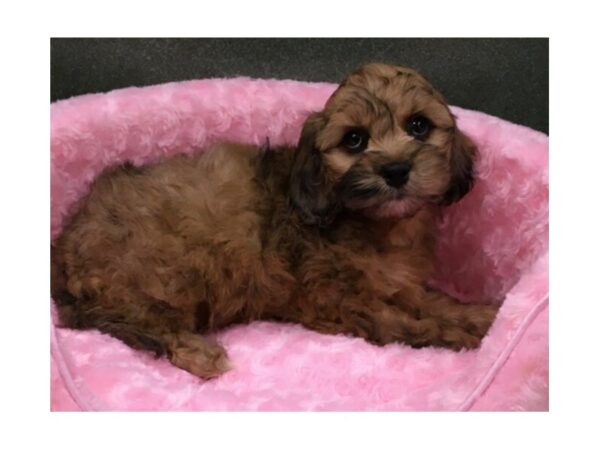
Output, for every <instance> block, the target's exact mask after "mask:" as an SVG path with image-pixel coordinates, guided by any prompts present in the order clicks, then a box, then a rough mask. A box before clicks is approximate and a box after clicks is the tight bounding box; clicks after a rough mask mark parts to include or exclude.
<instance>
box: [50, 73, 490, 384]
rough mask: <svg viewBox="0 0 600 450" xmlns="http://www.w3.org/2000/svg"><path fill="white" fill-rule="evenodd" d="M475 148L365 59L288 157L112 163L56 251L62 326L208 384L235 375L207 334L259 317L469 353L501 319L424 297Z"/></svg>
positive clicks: (431, 94) (261, 153) (445, 116)
mask: <svg viewBox="0 0 600 450" xmlns="http://www.w3.org/2000/svg"><path fill="white" fill-rule="evenodd" d="M415 113H419V114H423V115H426V116H427V117H428V118H429V119H430V120H431V121H432V122H433V123H434V124H435V129H434V130H433V131H432V133H431V135H430V136H429V137H428V138H427V139H426V140H425V141H423V142H420V141H417V140H415V139H414V138H412V137H411V136H409V135H408V134H407V132H406V120H407V118H408V117H409V116H410V115H412V114H415ZM358 126H359V127H363V128H364V129H367V130H368V131H369V135H370V140H369V144H368V147H367V148H366V149H365V150H364V151H363V152H361V153H359V154H352V153H351V152H348V150H347V149H346V148H345V147H344V146H343V145H341V141H342V140H343V136H344V134H345V133H346V131H347V130H348V129H349V128H352V127H358ZM474 155H475V149H474V147H473V145H472V143H471V142H470V141H469V140H468V138H467V137H466V136H464V135H463V134H461V133H460V132H459V131H458V130H457V129H456V125H455V122H454V118H453V117H452V115H451V114H450V112H449V110H448V107H447V106H446V104H445V103H444V101H443V98H442V97H441V95H440V94H438V93H437V92H436V91H435V90H434V89H433V88H432V87H431V85H430V84H429V83H428V82H427V81H426V80H425V79H424V78H423V77H421V76H420V75H419V74H417V73H416V72H414V71H412V70H410V69H404V68H400V67H396V66H389V65H382V64H371V65H367V66H364V67H362V68H360V69H359V70H358V71H356V72H355V73H353V74H351V75H350V76H349V77H348V78H347V79H346V80H345V81H344V82H343V83H342V84H341V85H340V87H339V88H338V90H337V91H336V92H335V93H334V94H333V95H332V97H331V98H330V99H329V100H328V102H327V104H326V105H325V107H324V109H323V111H320V112H317V113H314V114H312V115H310V116H309V117H308V118H307V120H306V122H305V124H304V127H303V131H302V136H301V138H300V141H299V144H298V147H297V148H295V149H291V148H288V149H285V148H283V149H273V150H271V149H267V150H265V149H259V148H256V147H252V146H244V145H239V144H233V143H230V144H222V145H220V146H217V147H215V148H213V149H210V150H207V151H206V152H205V153H203V154H201V155H197V156H192V157H190V156H178V157H175V158H171V159H168V160H165V161H162V162H160V163H158V164H154V165H150V166H146V167H133V166H131V165H124V166H122V167H117V168H113V169H109V170H107V171H106V172H104V173H103V174H102V175H101V176H100V177H99V178H98V179H97V180H96V182H95V183H94V185H93V187H92V189H91V192H90V194H89V196H88V197H87V198H86V199H85V201H84V202H83V203H82V205H81V209H80V211H79V212H78V213H77V214H76V215H75V217H73V218H72V220H71V223H70V224H69V225H68V226H67V227H66V228H65V230H64V232H63V234H62V235H61V236H60V237H59V238H58V239H57V240H56V241H55V242H53V243H52V295H53V297H54V299H55V301H56V303H57V306H58V311H59V314H60V319H61V322H62V324H63V325H64V326H68V327H72V328H80V329H87V328H96V329H99V330H100V331H102V332H104V333H108V334H110V335H112V336H114V337H116V338H118V339H121V340H122V341H124V342H125V343H127V344H129V345H130V346H132V347H134V348H137V349H141V350H147V351H152V352H154V353H155V354H156V355H166V356H167V357H168V358H169V359H170V361H171V362H172V363H173V364H175V365H177V366H178V367H181V368H183V369H185V370H188V371H190V372H192V373H195V374H196V375H198V376H201V377H204V378H211V377H214V376H217V375H219V374H220V373H222V372H223V371H225V370H227V369H228V368H229V367H230V366H229V364H228V362H227V359H226V353H225V350H224V349H223V348H222V347H221V346H220V344H218V343H217V342H214V341H211V340H208V339H206V338H204V337H203V334H204V333H206V332H210V331H213V330H218V329H221V328H223V327H225V326H228V325H230V324H234V323H244V322H250V321H253V320H278V321H286V322H296V323H301V324H303V325H304V326H306V327H309V328H311V329H314V330H318V331H321V332H324V333H345V334H350V335H353V336H359V337H363V338H365V339H367V340H369V341H370V342H373V343H375V344H378V345H382V344H386V343H389V342H404V343H407V344H409V345H412V346H415V347H420V346H425V345H436V346H442V347H448V348H451V349H454V350H458V349H461V348H473V347H476V346H477V345H478V344H479V342H480V340H481V338H482V337H483V336H484V334H485V333H486V331H487V328H488V327H489V325H490V323H491V321H492V320H493V317H494V315H495V308H494V307H489V306H467V305H461V304H459V303H458V302H456V301H455V300H453V299H451V298H449V297H447V296H446V295H444V294H442V293H438V292H434V291H430V290H428V289H427V288H426V281H427V279H428V277H429V275H430V272H431V253H432V249H433V243H434V229H433V223H434V220H435V217H436V214H437V211H438V208H439V205H440V204H444V203H449V202H452V201H456V200H458V199H459V198H460V197H462V196H463V195H464V194H465V193H466V192H467V191H468V190H469V188H470V186H471V181H472V175H471V172H472V161H473V158H474ZM404 160H410V161H411V162H412V164H413V167H412V169H411V172H410V177H409V179H408V181H407V183H406V185H405V186H403V187H402V188H401V189H392V188H390V187H389V186H388V185H387V184H386V181H385V180H384V179H383V178H382V176H381V174H380V169H381V167H382V166H383V165H385V164H386V163H389V162H393V161H404ZM362 191H364V192H363V194H364V193H365V192H366V194H364V195H363V194H361V195H358V193H361V192H362Z"/></svg>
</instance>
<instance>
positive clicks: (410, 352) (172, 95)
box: [51, 78, 548, 411]
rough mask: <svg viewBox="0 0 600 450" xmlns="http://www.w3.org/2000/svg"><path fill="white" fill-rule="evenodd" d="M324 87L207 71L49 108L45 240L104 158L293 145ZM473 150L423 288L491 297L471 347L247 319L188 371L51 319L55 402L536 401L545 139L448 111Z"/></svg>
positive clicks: (472, 405) (365, 405)
mask: <svg viewBox="0 0 600 450" xmlns="http://www.w3.org/2000/svg"><path fill="white" fill-rule="evenodd" d="M334 87H335V86H334V85H331V84H326V83H303V82H295V81H278V80H251V79H245V78H237V79H220V80H218V79H214V80H200V81H188V82H178V83H169V84H164V85H158V86H151V87H145V88H128V89H121V90H117V91H113V92H109V93H107V94H94V95H85V96H81V97H74V98H72V99H69V100H64V101H59V102H56V103H53V104H52V106H51V183H52V184H51V215H52V216H51V224H52V230H51V232H52V236H53V237H54V236H56V235H57V234H58V233H60V230H61V227H62V224H63V222H64V220H66V219H67V218H68V217H69V215H70V214H71V213H72V212H73V210H74V209H75V208H76V207H77V202H78V200H79V199H81V198H82V196H84V195H85V193H86V192H87V189H88V187H89V185H90V182H91V181H92V180H93V179H94V178H95V177H96V176H97V175H98V174H99V173H100V171H101V170H102V169H103V168H104V167H106V166H109V165H113V164H117V163H121V162H124V161H127V160H129V161H132V162H133V163H134V164H143V163H146V162H149V161H152V160H155V159H156V158H159V157H163V156H166V155H172V154H175V153H180V152H200V151H202V150H203V149H204V148H206V146H208V145H210V144H211V143H213V142H216V141H219V140H225V139H226V140H235V141H240V142H247V143H254V144H262V143H264V142H265V141H266V139H267V138H268V139H269V141H270V143H271V145H279V144H294V143H295V141H296V140H297V138H298V136H299V133H300V127H301V124H302V122H303V120H304V118H305V117H306V116H307V114H308V113H309V112H311V111H315V110H318V109H319V108H320V107H322V105H323V104H324V102H325V100H326V99H327V97H328V96H329V94H331V92H332V91H333V89H334ZM452 110H453V113H454V114H455V115H456V117H457V119H458V122H459V126H460V127H461V129H462V130H463V131H464V132H465V133H466V134H468V135H469V136H470V137H471V138H472V139H473V140H474V141H475V142H476V143H477V145H478V147H479V151H480V158H479V161H478V163H477V167H476V177H477V182H476V184H475V187H474V189H473V190H472V191H471V192H470V193H469V194H468V195H467V196H466V197H464V198H463V199H462V200H461V201H460V202H458V203H456V204H454V205H453V206H451V207H449V208H447V209H446V210H445V212H444V215H443V217H442V219H441V220H440V224H439V226H440V240H439V243H438V246H437V253H436V275H435V278H434V279H433V280H432V283H433V284H435V285H437V286H438V287H439V288H441V289H443V290H445V291H446V292H448V293H451V294H453V295H455V296H457V297H458V298H460V299H462V300H464V301H466V302H476V301H488V302H490V301H491V302H498V303H500V302H501V303H502V307H501V308H500V312H499V314H498V318H497V319H496V321H495V323H494V325H493V326H492V328H491V330H490V332H489V334H488V336H486V338H485V339H484V341H483V343H482V346H481V347H480V348H479V349H478V350H475V351H463V352H459V353H455V352H451V351H449V350H444V349H434V348H425V349H419V350H416V349H412V348H409V347H407V346H404V345H401V344H390V345H386V346H384V347H376V346H373V345H370V344H368V343H366V342H365V341H363V340H362V339H358V338H352V337H347V336H326V335H321V334H318V333H315V332H312V331H309V330H306V329H304V328H303V327H301V326H299V325H292V324H290V325H282V324H274V323H268V322H255V323H252V324H250V325H244V326H235V327H232V328H229V329H227V330H223V331H222V332H220V333H219V334H218V338H219V339H220V340H221V341H222V342H223V343H224V344H225V346H226V348H227V349H228V352H229V355H230V358H231V360H232V362H233V364H234V369H233V370H231V371H230V372H228V373H226V374H225V375H224V376H222V377H220V378H217V379H215V380H211V381H203V380H199V379H197V378H195V377H194V376H192V375H190V374H188V373H187V372H184V371H181V370H179V369H177V368H175V367H173V366H171V365H170V364H169V363H168V362H167V361H165V360H163V359H154V358H153V357H152V356H149V355H146V354H144V353H142V352H136V351H134V350H132V349H130V348H129V347H127V346H125V345H124V344H122V343H121V342H120V341H117V340H115V339H113V338H111V337H109V336H106V335H103V334H100V333H99V332H96V331H75V330H68V329H62V328H58V327H56V326H55V325H54V323H55V314H54V311H52V327H51V330H52V333H51V352H52V358H51V362H52V364H51V409H52V410H53V411H65V410H72V411H80V410H86V411H99V410H102V411H175V410H177V411H300V410H302V411H305V410H313V411H452V410H454V411H456V410H496V411H498V410H528V411H531V410H537V411H546V410H548V137H547V136H546V135H545V134H542V133H540V132H537V131H534V130H531V129H529V128H526V127H523V126H519V125H515V124H512V123H509V122H506V121H504V120H501V119H498V118H496V117H492V116H489V115H486V114H483V113H480V112H475V111H468V110H464V109H460V108H456V107H454V108H452Z"/></svg>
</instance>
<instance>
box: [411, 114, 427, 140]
mask: <svg viewBox="0 0 600 450" xmlns="http://www.w3.org/2000/svg"><path fill="white" fill-rule="evenodd" d="M432 128H433V126H432V124H431V121H430V120H429V119H428V118H427V117H424V116H421V115H415V116H412V117H409V118H408V120H407V121H406V132H407V133H408V134H409V135H411V136H412V137H414V138H415V139H419V140H424V139H426V138H427V136H429V133H430V132H431V129H432Z"/></svg>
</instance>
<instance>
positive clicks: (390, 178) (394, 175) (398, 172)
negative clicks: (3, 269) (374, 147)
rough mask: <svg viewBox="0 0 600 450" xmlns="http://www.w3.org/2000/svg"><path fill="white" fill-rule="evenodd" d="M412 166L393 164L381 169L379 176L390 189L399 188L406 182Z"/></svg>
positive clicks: (406, 163)
mask: <svg viewBox="0 0 600 450" xmlns="http://www.w3.org/2000/svg"><path fill="white" fill-rule="evenodd" d="M411 168H412V164H411V163H409V162H393V163H389V164H386V165H385V166H383V167H381V176H382V177H383V178H384V179H385V182H386V183H387V184H389V185H390V186H392V187H395V188H399V187H400V186H402V185H404V184H405V183H406V182H407V181H408V174H409V173H410V169H411Z"/></svg>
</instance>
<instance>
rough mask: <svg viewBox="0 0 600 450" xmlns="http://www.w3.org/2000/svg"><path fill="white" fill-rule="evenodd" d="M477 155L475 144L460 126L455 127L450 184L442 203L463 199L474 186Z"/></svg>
mask: <svg viewBox="0 0 600 450" xmlns="http://www.w3.org/2000/svg"><path fill="white" fill-rule="evenodd" d="M476 157H477V148H476V147H475V144H473V142H472V141H471V139H469V137H467V136H466V135H465V134H463V133H462V132H461V131H460V130H459V129H458V128H456V129H455V132H454V138H453V141H452V149H451V153H450V172H451V174H452V175H451V178H450V185H449V188H448V191H447V192H446V194H445V195H444V198H443V200H442V203H444V204H446V205H448V204H450V203H453V202H455V201H457V200H459V199H461V198H462V197H463V196H464V195H465V194H466V193H467V192H469V191H470V190H471V187H473V181H474V174H473V171H474V165H475V158H476Z"/></svg>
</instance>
